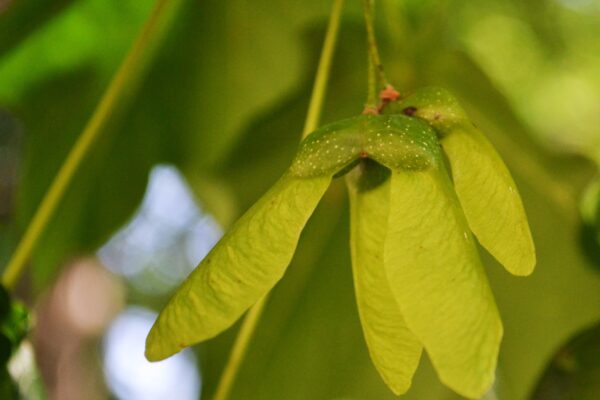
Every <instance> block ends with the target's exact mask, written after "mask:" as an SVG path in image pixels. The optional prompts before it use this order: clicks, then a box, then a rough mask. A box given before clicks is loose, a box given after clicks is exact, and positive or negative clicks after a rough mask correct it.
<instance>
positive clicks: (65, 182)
mask: <svg viewBox="0 0 600 400" xmlns="http://www.w3.org/2000/svg"><path fill="white" fill-rule="evenodd" d="M171 2H173V1H171V0H157V2H156V4H155V6H154V8H153V9H152V11H151V13H150V16H149V17H148V20H147V21H146V23H145V24H144V26H143V28H142V30H141V31H140V33H139V35H138V37H137V38H136V40H135V42H134V44H133V45H132V47H131V49H130V50H129V52H128V53H127V56H126V57H125V59H124V60H123V62H122V64H121V66H120V67H119V70H118V71H117V73H116V74H115V75H114V77H113V79H112V81H111V82H110V84H109V86H108V88H107V90H106V91H105V92H104V95H103V96H102V98H101V100H100V102H99V103H98V105H97V106H96V109H95V110H94V113H93V114H92V116H91V118H90V119H89V120H88V123H87V125H86V126H85V128H84V130H83V132H82V133H81V135H80V136H79V137H78V138H77V141H76V142H75V144H74V145H73V147H72V149H71V151H70V152H69V154H68V155H67V158H66V159H65V161H64V163H63V164H62V166H61V167H60V170H59V171H58V174H57V175H56V176H55V177H54V180H53V181H52V183H51V185H50V187H49V189H48V191H47V192H46V194H45V195H44V197H43V198H42V201H41V203H40V205H39V207H38V208H37V210H36V212H35V214H34V215H33V218H32V220H31V222H30V223H29V225H28V226H27V229H26V230H25V233H24V235H23V237H22V238H21V241H20V242H19V244H18V245H17V248H16V250H15V252H14V253H13V255H12V257H11V258H10V260H9V262H8V264H7V266H6V268H5V270H4V272H3V275H2V283H3V284H4V285H5V287H6V288H9V289H11V288H14V286H15V285H16V284H17V282H18V280H19V278H20V277H21V274H22V273H23V270H24V269H25V266H26V262H27V259H28V258H29V257H30V255H31V252H32V251H33V249H34V247H35V246H36V244H37V242H38V240H39V238H40V236H41V234H42V233H43V232H44V230H45V228H46V227H47V225H48V222H49V221H50V219H51V218H52V216H53V215H54V212H55V211H56V209H57V206H58V205H59V203H60V201H61V200H62V198H63V196H64V194H65V191H66V189H67V188H68V187H69V185H70V183H71V182H72V180H73V176H74V175H75V174H76V172H77V170H78V169H79V167H80V166H81V163H82V161H83V160H84V159H85V157H86V156H87V154H88V153H89V150H90V148H91V147H92V145H93V144H94V142H95V141H96V140H97V139H98V137H99V136H100V134H101V132H102V128H103V127H104V126H105V124H106V122H107V121H108V120H109V118H110V116H111V115H112V114H113V112H114V111H115V109H116V108H117V104H118V100H119V99H120V98H121V97H122V96H123V95H124V94H125V93H126V89H127V88H128V87H129V86H128V85H129V83H130V82H132V81H134V80H135V79H136V76H135V75H136V72H138V71H139V68H140V67H141V66H142V64H143V61H144V57H145V56H146V55H147V54H148V52H149V48H150V47H152V46H150V45H151V44H152V43H153V42H154V41H155V40H156V39H157V36H158V32H159V30H160V26H161V23H162V22H163V20H164V18H165V16H166V15H167V14H168V13H167V12H166V11H167V6H168V5H169V3H171Z"/></svg>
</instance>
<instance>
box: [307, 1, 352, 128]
mask: <svg viewBox="0 0 600 400" xmlns="http://www.w3.org/2000/svg"><path fill="white" fill-rule="evenodd" d="M343 6H344V0H335V1H334V2H333V7H332V9H331V14H330V16H329V23H328V26H327V33H326V34H325V40H324V42H323V49H322V50H321V57H320V59H319V66H318V68H317V75H316V76H315V83H314V85H313V89H312V95H311V97H310V103H309V106H308V112H307V115H306V120H305V122H304V130H303V131H302V138H303V139H304V138H305V137H306V136H308V134H309V133H311V132H312V131H314V130H315V129H317V127H318V125H319V120H320V118H321V111H322V110H323V101H324V100H325V91H326V89H327V81H328V80H329V70H330V69H331V60H332V59H333V53H334V50H335V43H336V41H337V35H338V31H339V27H340V20H341V15H342V8H343Z"/></svg>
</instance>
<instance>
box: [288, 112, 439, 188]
mask: <svg viewBox="0 0 600 400" xmlns="http://www.w3.org/2000/svg"><path fill="white" fill-rule="evenodd" d="M439 157H440V151H439V145H438V144H437V139H436V136H435V132H434V131H433V130H432V129H431V128H430V127H429V126H428V125H427V124H425V123H423V122H421V121H419V120H416V119H414V118H409V117H407V116H404V115H382V116H377V115H361V116H358V117H354V118H349V119H345V120H342V121H339V122H335V123H333V124H329V125H326V126H324V127H322V128H321V129H319V130H317V131H315V132H314V133H312V134H311V135H310V136H308V137H307V138H306V139H305V140H304V141H303V142H302V143H301V144H300V149H299V151H298V154H297V156H296V158H295V160H294V162H293V164H292V166H291V169H290V172H291V173H292V174H293V175H295V176H297V177H302V178H308V177H314V176H325V175H333V174H335V173H337V172H339V171H340V170H342V169H344V167H346V166H347V165H349V164H351V163H353V162H355V161H356V160H358V159H360V158H370V159H373V160H375V161H377V162H379V163H380V164H383V165H385V166H386V167H388V168H390V169H401V170H411V171H412V170H422V169H426V168H429V167H431V166H432V165H434V164H436V163H437V162H438V160H439Z"/></svg>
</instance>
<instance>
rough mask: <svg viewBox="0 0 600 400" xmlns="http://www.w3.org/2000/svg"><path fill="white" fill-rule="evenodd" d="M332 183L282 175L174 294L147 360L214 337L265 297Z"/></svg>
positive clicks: (150, 339) (157, 324) (154, 333)
mask: <svg viewBox="0 0 600 400" xmlns="http://www.w3.org/2000/svg"><path fill="white" fill-rule="evenodd" d="M330 182H331V178H330V177H316V178H296V177H293V176H291V175H289V174H287V175H284V176H283V177H282V178H281V179H280V180H279V181H278V182H277V183H276V184H275V185H274V186H273V187H272V188H271V189H270V190H269V191H268V192H267V193H266V194H265V195H264V196H263V197H262V198H261V199H260V200H259V201H258V202H257V203H256V204H254V206H252V207H251V208H250V209H249V210H248V211H247V212H246V213H245V214H244V215H243V216H242V217H241V218H240V219H239V220H238V221H237V222H236V223H235V224H234V226H233V227H232V229H231V230H230V231H229V232H228V233H227V234H226V235H225V236H224V237H223V238H222V239H221V240H220V241H219V243H217V245H216V246H215V247H214V248H213V249H212V251H211V252H210V253H209V254H208V255H207V256H206V257H205V258H204V260H202V262H201V263H200V265H199V266H198V267H197V268H196V270H194V271H193V272H192V273H191V274H190V276H189V277H188V278H187V280H186V281H185V282H184V283H183V285H182V286H181V287H180V288H179V290H177V292H176V293H175V294H174V296H173V297H172V298H171V300H170V301H169V303H168V304H167V305H166V307H165V308H164V309H163V310H162V312H161V313H160V315H159V316H158V319H157V321H156V322H155V324H154V326H153V327H152V330H151V331H150V334H149V335H148V338H147V340H146V357H147V358H148V359H149V360H151V361H157V360H161V359H164V358H166V357H169V356H171V355H173V354H175V353H177V352H178V351H180V350H181V349H183V348H184V347H187V346H190V345H192V344H194V343H197V342H200V341H203V340H206V339H209V338H211V337H213V336H215V335H217V334H218V333H220V332H221V331H223V330H224V329H226V328H228V327H229V326H230V325H231V324H233V322H235V321H236V320H237V319H238V318H239V317H240V315H241V314H242V313H243V312H244V311H245V310H246V309H247V308H249V307H250V306H251V305H252V304H254V303H255V302H256V301H258V300H259V299H260V298H261V297H262V296H263V295H264V294H265V293H267V292H268V291H269V290H270V289H271V288H272V287H273V286H274V285H275V284H276V283H277V281H279V279H280V278H281V276H282V275H283V273H284V271H285V269H286V268H287V266H288V264H289V263H290V261H291V259H292V256H293V254H294V251H295V249H296V243H297V241H298V238H299V236H300V233H301V231H302V229H303V227H304V225H305V224H306V221H307V220H308V218H309V217H310V215H311V214H312V212H313V211H314V209H315V207H316V205H317V203H318V202H319V199H320V198H321V197H322V196H323V194H324V193H325V190H326V189H327V187H328V186H329V183H330Z"/></svg>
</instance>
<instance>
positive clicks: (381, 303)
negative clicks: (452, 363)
mask: <svg viewBox="0 0 600 400" xmlns="http://www.w3.org/2000/svg"><path fill="white" fill-rule="evenodd" d="M367 168H368V167H367ZM372 168H375V169H376V168H377V167H376V166H372ZM378 168H382V167H378ZM375 173H377V172H376V171H375ZM367 174H368V173H367ZM362 178H363V179H369V176H368V175H363V177H362ZM359 179H361V178H359ZM348 187H349V193H350V218H351V220H350V222H351V231H350V244H351V245H350V248H351V252H352V269H353V273H354V288H355V291H356V302H357V305H358V311H359V315H360V320H361V323H362V327H363V332H364V335H365V340H366V342H367V346H368V348H369V353H370V354H371V359H372V360H373V363H374V364H375V367H376V368H377V370H378V371H379V374H380V375H381V377H382V378H383V380H384V381H385V383H386V384H387V385H388V386H389V387H390V389H391V390H392V391H393V392H394V393H395V394H397V395H400V394H403V393H405V392H406V391H407V390H408V389H409V388H410V385H411V381H412V377H413V374H414V372H415V370H416V369H417V366H418V364H419V360H420V358H421V352H422V347H421V345H420V344H419V342H418V340H417V338H416V337H415V335H414V334H413V333H412V332H411V331H410V330H409V329H408V328H407V326H406V323H405V322H404V318H403V317H402V314H401V313H400V309H399V308H398V304H397V303H396V300H395V299H394V296H393V294H392V292H391V288H390V285H389V282H388V279H387V275H386V272H385V269H384V265H383V245H384V240H385V234H386V227H387V218H388V210H389V208H388V206H389V195H390V193H389V189H390V181H389V178H388V179H387V180H386V181H385V183H382V184H380V185H379V186H377V187H375V188H364V187H362V185H361V184H360V183H357V182H353V181H352V180H350V179H349V181H348Z"/></svg>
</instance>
